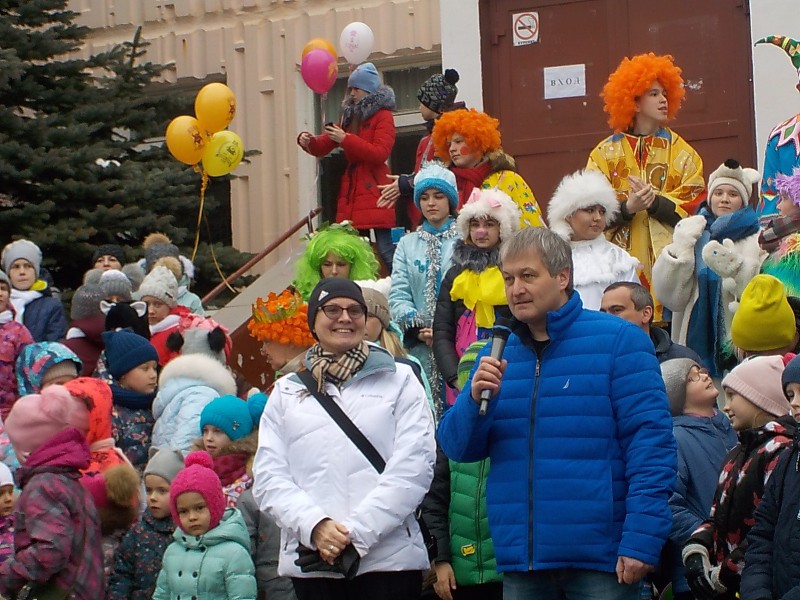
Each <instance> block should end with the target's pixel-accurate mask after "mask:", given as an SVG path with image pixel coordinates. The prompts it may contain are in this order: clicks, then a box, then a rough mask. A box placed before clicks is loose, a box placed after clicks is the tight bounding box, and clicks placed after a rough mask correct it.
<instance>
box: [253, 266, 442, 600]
mask: <svg viewBox="0 0 800 600" xmlns="http://www.w3.org/2000/svg"><path fill="white" fill-rule="evenodd" d="M308 320H309V326H310V328H311V331H312V334H313V335H314V337H315V338H316V339H317V341H318V342H317V344H315V345H314V346H313V347H312V348H311V349H310V350H309V351H308V353H307V355H306V367H307V369H308V372H309V373H311V375H312V376H313V378H312V380H311V382H310V383H311V385H312V388H314V387H316V389H317V390H319V391H321V392H323V393H325V394H327V395H329V396H330V397H331V398H332V399H333V401H334V402H335V404H336V405H338V406H339V407H340V408H341V410H343V411H344V413H345V414H346V415H347V417H348V418H349V419H350V420H351V421H352V422H353V423H354V424H355V426H356V427H357V428H358V429H359V430H360V431H361V433H363V435H364V436H365V437H366V438H367V439H368V440H369V442H370V443H371V444H372V445H373V446H374V448H375V449H376V450H377V452H378V454H380V457H381V459H382V460H383V461H385V468H384V470H383V472H382V473H380V474H379V473H378V471H377V470H376V468H375V467H374V466H373V464H372V463H371V462H370V461H369V460H368V459H367V458H366V457H365V455H364V454H363V453H362V452H361V451H360V450H359V449H358V448H357V447H356V446H355V444H354V443H353V441H351V439H349V438H348V436H347V435H346V434H345V433H344V432H343V431H342V429H340V427H339V426H338V425H337V424H336V423H335V422H334V421H333V419H332V418H331V416H330V415H329V414H328V413H327V412H326V410H325V409H324V408H323V406H322V405H321V404H320V402H319V401H318V400H317V399H316V398H315V397H314V395H312V394H311V392H310V391H309V389H308V388H307V387H306V385H305V384H304V383H303V382H302V381H301V379H300V377H299V374H297V373H295V374H291V375H287V376H286V377H283V378H281V379H279V380H278V381H277V382H276V383H275V387H274V388H273V391H272V394H271V395H270V398H269V402H268V403H267V407H266V409H265V411H264V414H263V416H262V418H261V426H260V429H259V448H258V451H257V453H256V458H255V463H254V465H253V472H254V477H255V485H254V487H253V493H254V495H255V497H256V500H257V501H258V503H259V505H260V507H261V510H263V511H266V512H268V513H269V514H270V515H271V516H272V517H273V518H274V519H275V520H276V521H277V523H278V525H279V526H280V528H281V557H280V563H279V567H278V572H279V574H280V575H283V576H289V577H292V578H293V582H294V586H295V592H296V594H297V597H298V599H299V600H311V599H315V600H316V599H317V598H328V597H336V598H339V597H342V598H345V597H346V598H352V599H361V598H364V599H367V598H369V599H374V598H380V599H381V600H394V599H397V600H401V599H403V600H405V599H407V598H414V597H418V596H419V594H420V590H421V582H422V572H423V570H425V569H427V568H428V566H429V562H428V555H427V550H426V548H425V544H424V542H423V539H422V534H421V532H420V528H419V525H418V524H417V521H416V519H415V517H414V512H415V509H416V507H417V506H418V505H419V504H420V502H421V501H422V498H423V497H424V495H425V493H426V492H427V490H428V488H429V486H430V483H431V480H432V478H433V465H434V460H435V441H434V427H433V418H432V415H431V411H430V409H429V408H428V403H427V400H426V398H425V392H424V390H423V388H422V386H421V385H420V384H419V382H418V381H417V379H416V377H415V375H414V373H413V372H412V370H411V368H410V367H408V366H407V365H403V364H396V363H395V361H394V359H393V358H392V357H391V355H389V353H388V352H386V351H385V350H383V349H382V348H380V347H378V346H375V345H373V344H369V343H367V342H365V341H364V330H365V327H366V306H365V303H364V298H363V295H362V293H361V289H360V288H359V287H358V286H357V285H356V284H355V283H353V282H352V281H349V280H347V279H341V278H332V279H324V280H322V281H320V282H319V284H318V285H317V286H316V288H315V289H314V291H313V292H312V294H311V297H310V299H309V310H308Z"/></svg>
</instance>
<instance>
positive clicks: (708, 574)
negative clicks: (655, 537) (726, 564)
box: [681, 544, 727, 600]
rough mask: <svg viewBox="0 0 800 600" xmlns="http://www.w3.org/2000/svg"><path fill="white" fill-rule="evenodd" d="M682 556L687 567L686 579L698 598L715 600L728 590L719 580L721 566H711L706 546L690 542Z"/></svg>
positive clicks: (700, 599)
mask: <svg viewBox="0 0 800 600" xmlns="http://www.w3.org/2000/svg"><path fill="white" fill-rule="evenodd" d="M681 556H682V558H683V564H684V566H685V567H686V581H687V583H688V584H689V588H690V589H691V590H692V594H694V597H695V598H697V600H713V599H714V598H715V597H716V596H718V595H720V594H724V593H725V592H726V591H727V589H726V588H725V586H724V585H722V582H720V580H719V566H716V567H712V566H711V561H710V560H709V558H708V549H707V548H706V547H705V546H703V545H702V544H688V545H687V546H686V547H685V548H684V549H683V553H682V555H681Z"/></svg>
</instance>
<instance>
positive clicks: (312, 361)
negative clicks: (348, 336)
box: [306, 341, 369, 392]
mask: <svg viewBox="0 0 800 600" xmlns="http://www.w3.org/2000/svg"><path fill="white" fill-rule="evenodd" d="M367 356H369V346H368V345H367V343H366V342H363V341H362V342H361V343H359V344H358V346H356V347H355V348H350V350H348V351H347V352H345V353H344V354H341V355H338V356H337V355H336V354H334V353H333V352H328V351H327V350H324V349H323V348H322V346H320V345H319V344H318V343H317V344H314V345H313V346H311V348H310V349H309V350H308V354H307V355H306V360H307V361H308V370H309V371H311V374H312V375H313V376H314V379H316V380H317V389H318V390H319V391H320V392H321V391H322V390H323V389H324V388H325V380H328V381H330V382H331V383H332V384H333V385H335V386H336V387H339V386H341V385H342V384H343V383H346V382H347V381H349V380H350V379H352V377H353V376H354V375H355V374H356V373H358V372H359V371H360V370H361V368H362V367H363V366H364V363H366V362H367Z"/></svg>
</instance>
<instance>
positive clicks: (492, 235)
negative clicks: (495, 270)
mask: <svg viewBox="0 0 800 600" xmlns="http://www.w3.org/2000/svg"><path fill="white" fill-rule="evenodd" d="M469 241H470V242H471V243H472V245H473V246H477V247H478V248H484V249H486V250H488V249H490V248H494V247H495V246H496V245H497V244H499V243H500V223H499V222H498V221H497V220H496V219H493V218H492V217H478V218H475V219H470V220H469Z"/></svg>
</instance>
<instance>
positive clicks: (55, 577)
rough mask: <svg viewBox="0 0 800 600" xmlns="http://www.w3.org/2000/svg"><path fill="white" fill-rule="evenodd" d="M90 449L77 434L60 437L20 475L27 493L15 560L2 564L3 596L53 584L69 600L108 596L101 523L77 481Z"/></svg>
mask: <svg viewBox="0 0 800 600" xmlns="http://www.w3.org/2000/svg"><path fill="white" fill-rule="evenodd" d="M88 464H89V447H88V446H87V445H86V440H85V439H84V438H83V436H82V435H81V433H80V432H79V431H78V430H77V429H72V428H70V429H65V430H64V431H62V432H60V433H57V434H56V435H54V436H53V437H52V438H50V440H49V441H47V442H46V443H45V444H44V445H42V446H41V447H40V448H38V449H37V450H35V451H34V452H33V453H31V455H30V456H29V457H28V460H27V461H26V463H25V465H24V466H23V467H21V468H20V469H19V470H18V471H17V477H18V481H19V483H20V486H21V487H22V494H21V495H20V497H19V500H18V501H17V506H16V508H15V511H14V518H15V524H14V526H15V531H14V557H13V558H11V559H9V560H8V561H7V562H5V563H3V564H2V565H0V594H2V595H4V596H12V595H13V594H15V593H17V592H18V591H19V590H20V588H22V586H23V585H24V584H26V583H33V584H44V583H47V582H49V581H52V582H53V583H55V584H56V585H57V586H59V587H60V588H62V589H64V590H71V592H72V595H71V596H70V598H74V599H77V600H97V599H98V598H104V597H105V577H104V574H103V554H102V546H101V539H100V521H99V519H98V516H97V509H95V507H94V502H93V501H92V497H91V496H90V495H89V492H87V491H86V490H85V489H84V487H83V486H82V485H81V484H80V483H79V482H78V479H79V477H80V471H79V470H80V469H83V468H86V466H87V465H88Z"/></svg>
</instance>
